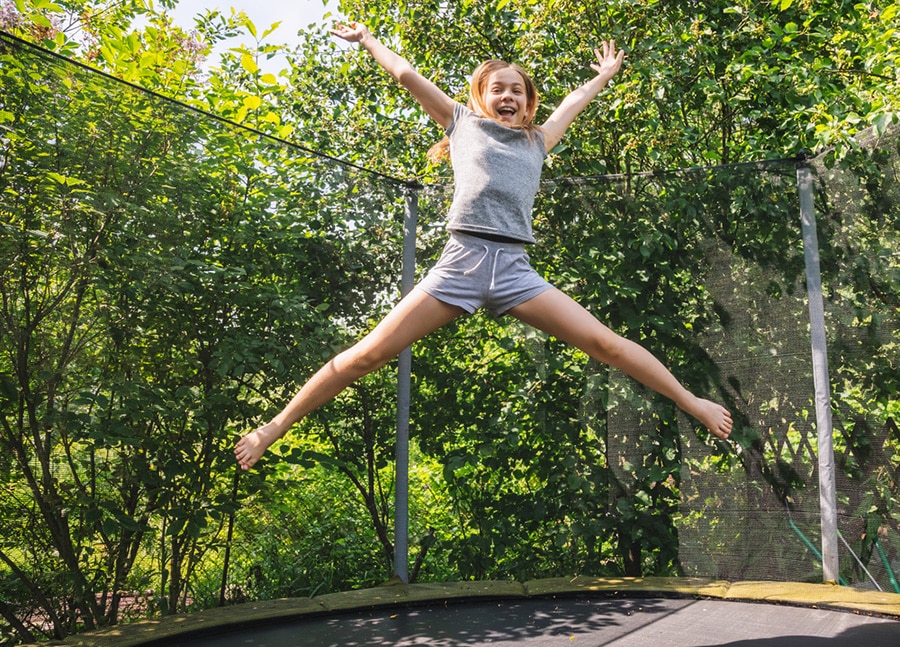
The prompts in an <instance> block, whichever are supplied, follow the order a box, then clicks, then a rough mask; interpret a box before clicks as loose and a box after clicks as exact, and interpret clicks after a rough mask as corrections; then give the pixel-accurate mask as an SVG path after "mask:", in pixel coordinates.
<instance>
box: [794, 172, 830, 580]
mask: <svg viewBox="0 0 900 647" xmlns="http://www.w3.org/2000/svg"><path fill="white" fill-rule="evenodd" d="M797 191H798V193H799V195H800V221H801V226H802V230H803V258H804V261H805V263H806V293H807V298H808V300H809V332H810V341H811V343H812V360H813V382H814V385H815V390H816V427H817V429H818V439H819V510H820V513H821V525H822V578H823V579H824V581H826V582H837V581H838V577H839V569H838V532H837V496H836V494H835V481H834V445H833V442H832V433H833V429H832V425H831V387H830V385H829V378H828V351H827V341H826V337H825V306H824V302H823V298H822V275H821V272H820V269H819V240H818V236H817V234H816V213H815V205H814V203H813V186H812V172H811V171H810V168H809V165H808V164H807V163H806V162H802V163H801V164H800V165H799V166H798V167H797Z"/></svg>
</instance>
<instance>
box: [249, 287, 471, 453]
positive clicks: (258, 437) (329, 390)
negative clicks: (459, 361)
mask: <svg viewBox="0 0 900 647" xmlns="http://www.w3.org/2000/svg"><path fill="white" fill-rule="evenodd" d="M463 312H464V310H463V309H462V308H459V307H457V306H453V305H449V304H447V303H444V302H443V301H439V300H438V299H435V298H434V297H433V296H431V295H429V294H427V293H426V292H423V291H422V290H413V291H412V292H410V293H409V294H408V295H407V296H406V297H404V298H403V299H402V300H401V301H400V303H398V304H397V305H396V306H394V308H393V309H392V310H391V311H390V312H389V313H388V315H387V316H386V317H385V318H384V319H383V320H382V321H381V323H379V324H378V325H377V326H376V327H375V328H374V329H373V330H372V332H370V333H369V334H368V335H366V336H365V337H363V338H362V339H361V340H360V341H359V342H357V343H356V344H355V345H354V346H352V347H351V348H349V349H347V350H345V351H343V352H342V353H339V354H338V355H337V356H335V357H334V359H332V360H331V361H329V362H328V363H327V364H325V366H323V367H322V368H320V369H319V370H318V371H317V372H316V373H315V375H313V376H312V377H311V378H310V379H309V381H308V382H307V383H306V384H304V385H303V387H302V388H301V389H300V391H298V392H297V395H295V396H294V398H293V399H292V400H291V401H290V402H289V403H288V405H287V406H286V407H285V408H284V409H283V410H282V411H281V413H279V414H278V415H277V416H275V417H274V418H272V420H271V421H270V422H269V423H268V424H265V425H263V426H262V427H259V428H258V429H255V430H254V431H252V432H250V433H249V434H247V435H246V436H244V437H243V438H241V440H240V441H238V444H237V446H236V447H235V449H234V455H235V457H236V458H237V460H238V464H239V465H240V466H241V469H244V470H247V469H250V468H251V467H252V466H253V465H254V464H255V463H256V462H257V461H258V460H259V458H260V457H261V456H262V455H263V453H264V452H265V451H266V449H268V447H269V446H270V445H271V444H272V443H274V442H275V441H276V440H278V439H279V438H281V437H282V436H283V435H284V434H285V432H287V430H288V429H289V428H290V426H291V425H293V424H294V423H295V422H297V421H298V420H300V419H301V418H303V417H304V416H306V415H307V414H309V413H310V412H312V411H314V410H315V409H318V408H319V407H320V406H322V405H323V404H325V403H326V402H329V401H330V400H331V399H332V398H334V397H335V396H336V395H337V394H338V393H340V392H341V391H343V390H344V389H345V388H347V387H348V386H350V384H351V383H352V382H353V381H355V380H357V379H358V378H360V377H362V376H364V375H367V374H369V373H371V372H372V371H375V370H376V369H379V368H381V367H382V366H384V365H385V364H387V363H388V362H389V361H391V360H392V359H393V358H394V357H396V356H397V355H399V354H400V351H402V350H403V349H404V348H406V347H407V346H409V345H411V344H412V343H413V342H416V341H418V340H419V339H421V338H422V337H425V336H426V335H428V334H429V333H431V332H433V331H435V330H437V329H438V328H440V327H442V326H444V325H445V324H447V323H450V322H451V321H453V320H454V319H456V317H458V316H459V315H461V314H462V313H463Z"/></svg>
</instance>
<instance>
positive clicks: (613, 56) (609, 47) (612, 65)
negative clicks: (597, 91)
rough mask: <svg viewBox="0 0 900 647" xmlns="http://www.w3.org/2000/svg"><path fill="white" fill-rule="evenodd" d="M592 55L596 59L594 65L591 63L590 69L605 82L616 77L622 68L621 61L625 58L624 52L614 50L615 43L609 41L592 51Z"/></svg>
mask: <svg viewBox="0 0 900 647" xmlns="http://www.w3.org/2000/svg"><path fill="white" fill-rule="evenodd" d="M594 55H595V56H596V57H597V62H596V63H591V69H592V70H594V71H595V72H596V73H597V75H598V76H602V77H603V79H604V82H605V81H609V80H610V79H611V78H612V77H614V76H615V75H616V72H618V71H619V68H620V67H622V59H624V58H625V50H624V49H620V50H616V41H614V40H612V39H610V40H608V41H603V44H602V46H601V47H598V48H596V49H594Z"/></svg>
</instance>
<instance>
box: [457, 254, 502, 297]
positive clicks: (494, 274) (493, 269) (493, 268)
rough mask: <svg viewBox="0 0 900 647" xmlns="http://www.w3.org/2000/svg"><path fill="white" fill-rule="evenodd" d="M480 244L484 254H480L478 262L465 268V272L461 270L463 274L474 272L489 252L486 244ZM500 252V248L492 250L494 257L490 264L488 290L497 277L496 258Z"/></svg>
mask: <svg viewBox="0 0 900 647" xmlns="http://www.w3.org/2000/svg"><path fill="white" fill-rule="evenodd" d="M481 246H482V248H484V254H482V256H481V258H479V259H478V262H477V263H475V265H473V266H472V267H470V268H469V269H467V270H466V271H465V272H463V274H464V275H469V274H472V273H473V272H475V271H476V270H477V269H478V268H479V267H481V264H482V263H483V262H484V259H486V258H487V257H488V255H489V254H490V253H491V250H490V248H489V247H488V246H487V245H484V244H482V245H481ZM502 253H503V250H502V249H496V250H495V251H494V259H493V262H492V264H491V285H490V287H489V288H488V289H489V290H493V289H494V281H495V279H496V277H497V259H498V258H500V254H502Z"/></svg>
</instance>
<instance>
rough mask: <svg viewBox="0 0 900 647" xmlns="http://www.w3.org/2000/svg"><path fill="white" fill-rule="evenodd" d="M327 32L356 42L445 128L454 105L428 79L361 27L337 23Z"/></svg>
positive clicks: (450, 117) (450, 119)
mask: <svg viewBox="0 0 900 647" xmlns="http://www.w3.org/2000/svg"><path fill="white" fill-rule="evenodd" d="M330 31H331V33H332V34H333V35H335V36H337V37H338V38H343V39H344V40H346V41H347V42H350V43H359V44H360V46H362V47H364V48H365V49H366V51H367V52H369V54H371V55H372V58H374V59H375V60H376V61H377V62H378V64H379V65H381V67H383V68H384V69H385V70H386V71H387V73H388V74H390V75H391V76H392V77H394V79H396V81H397V82H398V83H399V84H400V85H402V86H403V87H405V88H406V89H407V90H409V91H410V92H411V93H412V95H413V97H415V99H416V101H418V102H419V104H420V105H421V106H422V108H424V109H425V112H427V113H428V115H429V116H430V117H431V118H432V119H434V120H435V121H436V122H437V123H438V125H439V126H440V127H441V128H444V129H446V128H447V127H448V126H449V125H450V122H451V121H453V107H454V104H455V102H454V101H453V99H451V98H450V97H449V96H447V94H445V93H444V91H443V90H441V89H440V88H439V87H437V86H436V85H435V84H434V83H432V82H431V81H430V80H429V79H426V78H425V77H424V76H422V75H421V74H419V73H418V72H417V71H416V70H415V68H413V66H412V65H410V63H409V61H407V60H406V59H405V58H403V57H402V56H400V55H399V54H397V53H396V52H394V51H392V50H390V49H388V48H387V47H385V46H384V45H383V44H382V43H381V42H379V41H378V39H377V38H375V37H374V36H373V35H372V34H371V33H369V30H368V29H366V27H365V26H364V25H361V24H360V23H358V22H349V23H347V24H346V25H344V24H341V23H338V24H337V25H335V27H334V29H332V30H330Z"/></svg>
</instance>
